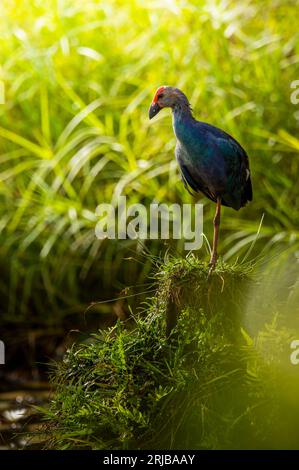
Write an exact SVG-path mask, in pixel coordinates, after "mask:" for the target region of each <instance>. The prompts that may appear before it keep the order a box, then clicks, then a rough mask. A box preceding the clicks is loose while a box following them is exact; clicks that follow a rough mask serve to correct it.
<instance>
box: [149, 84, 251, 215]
mask: <svg viewBox="0 0 299 470" xmlns="http://www.w3.org/2000/svg"><path fill="white" fill-rule="evenodd" d="M163 88H164V89H163ZM161 89H162V99H161V98H160V99H159V100H157V101H156V103H154V105H156V106H157V103H158V102H159V108H157V111H159V110H160V109H161V108H162V107H165V104H163V102H162V101H163V98H164V99H165V89H166V87H161ZM163 92H164V93H163ZM167 99H168V100H171V101H172V105H171V107H172V110H173V128H174V133H175V135H176V138H177V144H176V148H175V156H176V159H177V161H178V163H179V166H180V169H181V174H182V179H183V182H184V184H185V186H186V188H187V189H188V187H190V188H191V189H192V190H193V191H196V192H197V191H201V192H202V193H204V194H205V195H206V196H207V197H208V198H209V199H211V200H212V201H214V202H216V201H217V197H219V196H220V197H221V203H222V204H223V205H225V206H229V207H232V208H234V209H236V210H238V209H240V207H242V206H244V205H245V204H246V202H247V201H251V200H252V187H251V180H250V170H249V162H248V157H247V154H246V152H245V150H244V149H243V148H242V147H241V145H240V144H239V143H238V142H237V141H236V140H235V139H234V138H233V137H232V136H230V135H229V134H227V133H226V132H224V131H222V130H221V129H218V128H217V127H215V126H212V125H210V124H207V123H205V122H200V121H197V120H196V119H194V117H193V115H192V112H191V109H190V104H189V102H188V100H187V98H186V96H185V95H184V94H183V93H182V92H181V91H180V90H178V89H177V88H172V87H167ZM166 105H167V104H166ZM155 114H157V113H155Z"/></svg>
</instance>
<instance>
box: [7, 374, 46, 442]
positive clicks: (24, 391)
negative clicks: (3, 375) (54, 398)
mask: <svg viewBox="0 0 299 470" xmlns="http://www.w3.org/2000/svg"><path fill="white" fill-rule="evenodd" d="M4 385H6V388H7V391H4V392H1V393H0V450H7V449H39V448H43V444H44V439H45V438H44V432H43V429H44V424H43V423H42V422H41V415H40V414H39V412H38V410H37V409H35V407H36V406H45V405H46V404H47V402H48V401H49V399H50V397H51V391H50V388H49V384H48V383H47V382H44V381H37V380H31V381H23V382H22V381H19V383H18V385H19V386H18V387H13V383H11V382H8V383H6V384H4V383H3V382H2V383H1V388H2V389H3V388H4ZM16 385H17V384H15V386H16Z"/></svg>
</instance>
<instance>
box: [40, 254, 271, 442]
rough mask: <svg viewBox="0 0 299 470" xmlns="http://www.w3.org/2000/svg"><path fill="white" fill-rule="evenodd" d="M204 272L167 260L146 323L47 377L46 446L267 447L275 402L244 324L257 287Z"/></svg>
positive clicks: (191, 263)
mask: <svg viewBox="0 0 299 470" xmlns="http://www.w3.org/2000/svg"><path fill="white" fill-rule="evenodd" d="M207 273H208V267H207V265H206V264H203V263H201V262H200V261H198V260H197V259H196V258H193V257H191V258H189V259H184V260H174V259H173V260H171V261H169V262H168V263H166V265H164V266H163V267H162V269H160V271H159V272H158V273H157V276H156V278H157V280H158V285H159V288H158V291H157V294H156V295H155V296H154V297H153V298H152V299H149V301H148V303H147V305H146V308H145V312H146V315H145V314H144V315H140V314H139V315H136V316H134V324H133V326H132V323H130V324H129V323H128V324H126V323H123V324H121V323H120V322H119V323H117V325H116V326H115V327H113V328H110V329H109V330H105V331H101V332H99V333H97V334H94V335H92V336H91V337H90V339H89V341H88V342H85V343H83V344H80V345H76V346H73V347H72V348H71V349H70V350H69V351H68V353H67V354H66V356H65V359H64V361H63V362H62V363H61V364H57V365H56V366H55V368H54V370H53V373H52V383H53V386H54V388H55V389H56V394H55V399H54V400H53V401H52V402H51V405H50V408H49V409H48V410H47V411H46V412H45V413H46V419H47V420H48V422H49V425H48V433H49V441H48V445H49V446H50V447H55V448H92V449H119V448H121V449H127V448H133V449H138V448H147V449H149V448H150V449H171V448H176V449H178V448H189V449H191V448H198V449H202V448H204V449H210V448H244V447H253V448H257V447H261V446H263V444H264V445H265V442H267V435H268V434H269V429H270V428H271V423H272V421H271V419H272V414H273V413H272V409H273V404H272V400H273V398H274V396H273V393H272V391H271V380H270V378H269V377H270V376H269V367H268V365H267V363H266V361H265V360H264V359H262V357H261V356H260V354H259V353H258V350H257V349H256V347H255V345H254V342H253V341H252V340H251V338H250V337H249V336H248V335H247V334H246V332H245V331H244V330H243V329H242V321H241V319H242V302H243V304H244V302H245V299H246V295H247V291H248V286H249V285H251V284H252V283H253V282H255V281H254V280H253V278H252V277H251V275H250V273H249V271H248V270H245V269H244V268H243V269H242V268H240V267H238V266H227V265H224V264H220V265H219V266H218V267H217V269H216V271H215V272H214V273H213V275H212V276H211V277H210V278H209V279H207ZM173 309H175V315H176V318H175V322H173V324H172V325H171V327H172V328H173V329H171V328H169V321H170V318H169V316H171V315H172V313H171V314H169V311H173ZM167 312H168V316H167ZM167 323H168V331H167V334H166V326H167ZM129 325H130V326H129ZM267 384H269V386H268V385H267Z"/></svg>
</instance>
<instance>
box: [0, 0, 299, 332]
mask: <svg viewBox="0 0 299 470" xmlns="http://www.w3.org/2000/svg"><path fill="white" fill-rule="evenodd" d="M298 5H299V4H298V1H295V0H294V1H292V2H285V1H284V0H275V1H273V0H271V1H270V0H266V1H263V2H259V1H257V0H252V1H250V0H246V1H243V2H236V1H233V0H228V1H225V2H223V1H220V0H219V1H217V0H215V1H212V2H206V1H193V0H187V1H185V2H177V1H175V0H170V1H162V2H155V1H147V2H138V1H137V0H135V1H133V0H132V1H128V2H121V1H119V0H112V1H109V2H101V1H95V0H94V1H92V0H87V1H84V2H81V1H79V0H78V1H69V0H62V1H59V2H56V1H54V0H48V1H39V0H35V1H31V0H30V1H29V0H22V1H17V0H11V1H6V0H3V1H2V2H1V16H2V21H1V26H0V38H1V50H0V59H1V68H0V79H2V80H3V81H4V83H5V89H6V104H5V106H3V105H1V106H0V161H1V171H0V198H1V205H0V227H1V231H0V237H1V239H0V247H1V248H0V256H1V260H0V261H1V276H0V295H1V304H2V305H3V312H2V313H1V315H2V319H4V320H9V321H14V322H19V321H23V320H27V321H29V320H30V321H33V319H34V320H35V321H37V322H45V323H55V324H57V322H58V321H59V319H60V318H62V317H63V316H65V315H68V314H71V313H73V312H82V311H83V310H84V307H85V306H86V305H87V304H88V303H89V302H90V301H93V300H95V299H99V298H105V297H106V298H107V297H109V296H111V295H114V293H115V292H116V291H119V290H120V289H121V288H123V287H124V286H128V285H130V284H140V285H141V284H143V283H144V280H145V278H146V275H147V273H148V272H149V271H150V270H151V262H150V258H147V259H146V261H144V260H143V259H142V260H141V263H135V262H134V261H124V257H133V258H136V257H138V253H137V252H138V245H137V244H136V242H133V241H130V240H128V241H122V242H117V241H104V242H101V241H99V240H97V239H96V238H95V236H94V229H95V223H96V216H95V208H96V206H97V205H98V204H99V203H100V202H110V201H115V200H116V198H117V196H118V195H119V194H125V195H127V196H128V197H129V198H130V201H132V202H143V203H145V204H149V203H150V202H151V201H153V200H154V199H155V200H157V201H160V202H166V203H167V202H189V201H191V196H189V195H188V193H187V192H186V191H185V190H184V188H183V185H182V184H181V182H180V179H179V175H178V170H177V166H176V163H175V161H174V158H173V148H174V137H173V134H172V129H171V124H170V120H171V117H170V115H169V113H167V112H163V113H161V114H160V115H159V116H158V118H157V120H156V121H158V122H151V123H150V122H149V121H148V118H147V108H148V105H149V102H150V100H151V97H152V94H153V92H154V90H155V88H156V87H157V86H158V85H161V84H170V85H177V86H179V87H181V88H182V89H183V90H184V91H185V92H186V94H187V95H188V97H189V98H190V101H191V103H192V106H193V108H194V111H195V115H196V117H197V118H200V119H202V120H206V121H208V122H211V123H214V124H215V125H218V126H220V127H222V128H224V129H226V130H227V131H229V132H230V133H232V134H233V135H234V136H235V137H236V138H238V139H239V140H240V141H241V143H242V144H243V145H244V147H245V148H246V149H247V151H248V154H249V155H250V160H251V167H252V174H253V185H254V202H253V203H252V204H250V205H249V206H248V207H247V208H246V209H244V210H242V211H241V212H240V213H235V212H233V211H232V210H230V209H227V210H224V214H223V223H222V230H223V231H222V236H221V240H220V241H221V250H222V253H223V254H224V257H225V259H226V260H231V259H232V258H233V257H236V256H239V255H240V254H241V253H242V252H243V251H244V250H246V249H247V247H248V244H250V243H251V242H252V240H253V239H254V237H255V235H256V232H257V230H258V227H259V223H260V220H261V217H262V214H263V213H265V218H264V221H263V225H262V227H261V231H260V238H259V240H260V241H259V243H257V244H256V246H255V252H257V251H259V250H260V249H261V247H263V248H264V249H265V250H266V251H269V250H271V249H272V247H273V246H276V247H277V246H279V247H282V248H287V249H290V250H291V252H292V253H296V250H297V249H298V226H299V186H298V184H297V179H298V178H297V175H298V173H299V159H298V150H299V140H298V138H297V137H296V136H297V132H298V118H299V114H298V113H299V111H298V106H297V107H296V106H295V105H293V104H291V102H290V94H291V92H292V89H291V83H292V82H293V81H294V80H295V79H298V78H299V67H298V55H299V49H298V48H299V42H298ZM203 202H204V204H205V207H204V217H205V219H204V221H205V226H204V230H205V234H206V235H207V236H208V237H209V239H210V238H211V224H210V222H211V219H212V214H213V210H214V207H213V205H212V204H210V203H209V202H207V201H206V200H205V199H203ZM148 247H149V249H150V250H151V251H152V252H153V253H157V252H160V251H164V245H162V244H161V243H159V242H157V243H155V244H154V243H151V244H148ZM176 249H177V250H180V249H181V244H180V243H178V245H177V247H176ZM199 256H200V257H202V258H204V257H205V256H206V251H205V250H204V249H202V250H201V251H200V252H199ZM293 261H294V262H295V258H293Z"/></svg>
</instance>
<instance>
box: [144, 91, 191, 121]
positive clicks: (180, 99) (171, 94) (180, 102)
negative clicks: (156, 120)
mask: <svg viewBox="0 0 299 470" xmlns="http://www.w3.org/2000/svg"><path fill="white" fill-rule="evenodd" d="M162 108H172V110H173V111H175V110H176V109H178V110H180V109H181V110H183V109H185V110H188V111H189V112H190V103H189V101H188V99H187V97H186V95H185V94H184V93H183V92H182V91H181V90H179V89H178V88H175V87H172V86H160V87H159V88H158V89H157V91H156V93H155V94H154V97H153V101H152V103H151V105H150V108H149V112H148V114H149V118H150V119H152V118H153V117H154V116H156V114H158V112H159V111H161V109H162Z"/></svg>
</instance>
